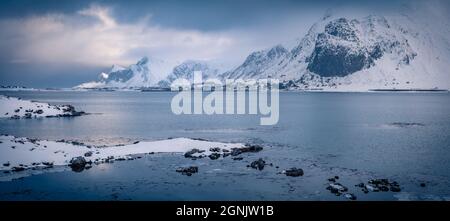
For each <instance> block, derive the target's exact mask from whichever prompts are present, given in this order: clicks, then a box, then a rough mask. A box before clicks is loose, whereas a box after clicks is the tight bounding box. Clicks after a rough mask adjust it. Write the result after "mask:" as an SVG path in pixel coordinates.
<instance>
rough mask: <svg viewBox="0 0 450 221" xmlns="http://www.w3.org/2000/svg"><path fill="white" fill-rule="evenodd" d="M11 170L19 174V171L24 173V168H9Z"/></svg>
mask: <svg viewBox="0 0 450 221" xmlns="http://www.w3.org/2000/svg"><path fill="white" fill-rule="evenodd" d="M11 170H12V171H14V172H19V171H24V170H25V168H24V167H23V166H18V167H13V168H11Z"/></svg>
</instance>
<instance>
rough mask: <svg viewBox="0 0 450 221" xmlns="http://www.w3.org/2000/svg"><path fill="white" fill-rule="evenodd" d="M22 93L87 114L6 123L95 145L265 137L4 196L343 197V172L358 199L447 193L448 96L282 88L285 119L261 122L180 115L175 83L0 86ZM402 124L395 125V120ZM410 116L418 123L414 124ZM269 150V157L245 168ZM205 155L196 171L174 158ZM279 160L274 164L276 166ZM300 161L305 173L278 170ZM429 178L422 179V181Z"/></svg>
mask: <svg viewBox="0 0 450 221" xmlns="http://www.w3.org/2000/svg"><path fill="white" fill-rule="evenodd" d="M0 94H5V95H10V96H16V97H21V98H24V99H31V100H37V101H42V102H49V103H51V104H72V105H74V106H75V107H76V108H77V109H81V110H83V111H86V112H88V113H92V114H91V115H86V116H82V117H76V118H59V119H58V118H51V119H30V120H8V119H2V120H0V133H6V134H11V135H15V136H25V137H32V138H40V139H50V140H59V139H69V140H77V141H81V142H85V143H92V144H95V145H112V144H117V143H128V142H132V141H135V140H155V139H165V138H169V137H191V138H204V139H210V140H217V141H225V142H252V143H259V144H262V145H263V146H264V147H265V149H264V150H263V151H262V152H259V153H253V154H247V155H245V156H244V160H242V161H234V160H232V159H231V158H225V159H220V160H216V161H212V160H209V159H202V160H197V161H192V160H189V159H185V158H184V157H183V156H182V155H180V154H157V155H148V156H145V157H144V158H142V159H139V160H135V161H127V162H115V163H113V164H104V165H99V166H94V167H93V168H92V169H90V170H88V171H83V172H82V173H74V172H72V171H67V170H66V171H63V172H51V173H44V174H40V175H34V176H29V177H25V178H22V179H19V180H14V181H12V182H1V183H0V199H136V200H147V199H150V200H154V199H158V200H159V199H162V200H178V199H191V200H192V199H193V200H197V199H198V200H202V199H207V200H208V199H217V200H222V199H223V200H233V199H251V200H257V199H261V200H265V199H271V200H284V199H288V200H309V199H319V200H322V199H323V200H345V198H344V197H342V196H339V197H338V196H335V195H333V194H331V193H330V192H329V191H327V190H326V189H325V188H326V185H327V183H328V182H327V178H329V177H331V176H335V175H338V176H340V180H339V182H340V183H342V184H344V185H346V186H347V187H349V191H350V192H353V193H355V194H356V195H357V197H358V199H363V200H364V199H366V200H395V199H431V200H437V199H438V200H439V199H449V197H450V185H449V184H450V171H449V170H448V168H450V162H449V159H450V105H449V104H450V94H448V93H290V92H289V93H288V92H286V93H281V94H280V120H279V122H278V124H277V125H274V126H260V125H259V118H260V116H257V115H212V116H207V115H174V114H172V112H171V110H170V100H171V98H172V97H173V96H174V94H173V93H169V92H149V93H142V92H73V91H72V92H62V91H59V92H56V91H53V92H0ZM399 123H400V124H399ZM407 123H415V124H407ZM259 157H262V158H264V159H265V160H266V161H267V162H268V163H273V164H274V166H273V167H270V166H266V168H265V169H264V170H262V171H257V170H254V169H251V168H247V167H246V165H247V164H249V163H250V162H251V161H252V160H255V159H258V158H259ZM191 164H195V165H199V170H200V171H199V173H197V174H194V175H193V176H191V177H187V176H183V175H181V174H178V173H176V172H175V169H176V168H177V167H179V166H185V165H191ZM275 166H279V168H275ZM289 167H301V168H303V169H304V171H305V176H303V177H286V176H284V175H281V174H277V172H280V171H281V170H282V169H285V168H289ZM385 177H386V178H390V179H392V180H395V181H397V182H399V183H400V185H401V187H402V192H400V193H392V192H388V193H381V192H379V193H368V194H364V193H362V192H361V191H360V190H359V189H358V188H356V187H354V185H355V184H357V183H359V182H367V180H368V179H370V178H385ZM420 183H426V184H427V185H426V187H420V186H419V184H420Z"/></svg>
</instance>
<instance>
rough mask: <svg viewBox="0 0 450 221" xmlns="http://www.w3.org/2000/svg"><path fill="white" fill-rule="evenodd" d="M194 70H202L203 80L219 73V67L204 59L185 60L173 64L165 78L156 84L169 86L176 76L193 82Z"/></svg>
mask: <svg viewBox="0 0 450 221" xmlns="http://www.w3.org/2000/svg"><path fill="white" fill-rule="evenodd" d="M195 71H201V72H202V75H203V80H206V79H208V78H213V77H217V76H218V75H219V73H220V69H218V68H216V67H214V65H211V64H209V63H207V62H205V61H193V60H190V61H185V62H183V63H182V64H180V65H178V66H175V67H174V68H173V70H172V72H171V73H170V74H169V75H168V76H167V77H166V79H164V80H162V81H160V82H158V86H159V87H163V88H169V87H170V84H171V83H172V82H173V81H175V80H176V79H178V78H184V79H186V80H189V81H190V82H191V83H193V79H194V72H195Z"/></svg>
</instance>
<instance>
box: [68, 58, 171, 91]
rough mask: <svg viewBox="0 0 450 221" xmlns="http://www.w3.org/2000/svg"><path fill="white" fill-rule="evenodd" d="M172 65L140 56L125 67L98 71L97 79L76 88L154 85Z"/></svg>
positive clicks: (115, 66)
mask: <svg viewBox="0 0 450 221" xmlns="http://www.w3.org/2000/svg"><path fill="white" fill-rule="evenodd" d="M172 67H173V65H172V64H171V63H169V62H165V61H160V60H157V59H149V58H147V57H144V58H142V59H141V60H139V61H138V62H137V63H136V64H132V65H130V66H129V67H127V68H125V67H122V66H120V65H113V66H112V67H111V69H110V71H108V72H107V73H104V72H102V73H100V74H99V76H98V80H97V81H92V82H87V83H83V84H81V85H78V86H76V87H75V88H77V89H82V88H84V89H86V88H87V89H92V88H141V87H151V86H155V85H156V84H157V83H158V82H159V81H160V80H162V79H163V78H164V77H165V76H167V74H169V73H170V70H171V68H172Z"/></svg>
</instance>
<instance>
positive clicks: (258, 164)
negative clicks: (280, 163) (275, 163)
mask: <svg viewBox="0 0 450 221" xmlns="http://www.w3.org/2000/svg"><path fill="white" fill-rule="evenodd" d="M265 165H266V161H264V160H263V159H262V158H259V159H258V160H255V161H253V162H252V163H251V164H250V167H251V168H253V169H258V170H263V169H264V166H265Z"/></svg>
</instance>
